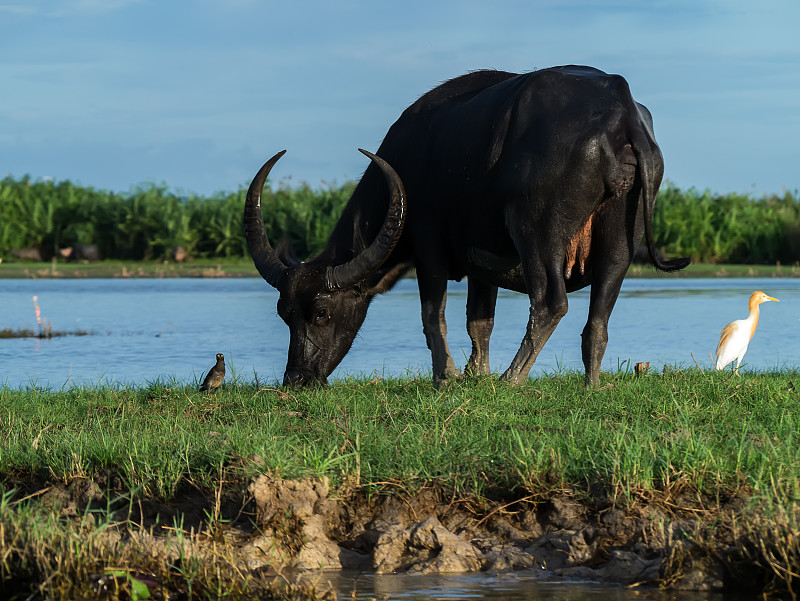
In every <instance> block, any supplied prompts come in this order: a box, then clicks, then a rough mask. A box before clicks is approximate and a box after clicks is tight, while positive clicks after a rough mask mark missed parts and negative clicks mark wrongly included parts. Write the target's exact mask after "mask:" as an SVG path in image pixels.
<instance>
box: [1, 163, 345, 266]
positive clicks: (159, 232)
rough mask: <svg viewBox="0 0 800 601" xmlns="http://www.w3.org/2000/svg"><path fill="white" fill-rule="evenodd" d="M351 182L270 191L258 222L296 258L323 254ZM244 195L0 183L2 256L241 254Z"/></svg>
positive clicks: (28, 181) (241, 192)
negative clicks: (92, 247)
mask: <svg viewBox="0 0 800 601" xmlns="http://www.w3.org/2000/svg"><path fill="white" fill-rule="evenodd" d="M353 187H354V184H351V183H348V184H345V185H344V186H341V187H333V186H330V187H328V188H324V189H320V190H312V189H311V188H310V187H309V186H307V185H304V186H300V187H296V188H288V187H285V186H278V187H277V188H273V187H272V186H270V185H268V186H267V187H266V188H265V190H264V203H265V205H267V206H269V211H265V213H266V214H265V215H264V222H265V225H266V226H267V227H268V228H269V231H270V232H271V233H272V235H273V236H274V238H275V239H276V241H277V240H281V239H283V238H286V239H287V240H289V241H290V242H291V243H292V245H293V247H294V249H295V250H296V252H297V253H298V255H301V256H306V255H309V254H311V253H313V252H316V251H318V250H319V249H320V248H322V245H323V243H324V241H325V240H326V239H327V236H328V233H329V232H330V230H331V229H332V227H333V224H334V223H335V221H336V219H337V217H338V216H339V214H340V213H341V209H342V207H343V206H344V205H345V203H346V202H347V199H348V198H349V197H350V194H351V193H352V190H353ZM245 194H246V191H245V190H244V189H240V190H239V191H237V192H234V193H229V194H225V193H219V194H216V195H214V196H212V197H210V198H205V197H198V196H180V195H178V194H176V193H173V192H170V191H169V190H167V188H166V187H164V186H155V185H150V186H143V187H138V188H134V189H133V190H131V191H130V192H129V193H127V194H115V193H112V192H105V191H99V190H95V189H93V188H86V187H82V186H77V185H75V184H72V183H71V182H69V181H63V182H52V181H31V179H30V178H27V177H25V178H22V179H21V180H14V179H12V178H10V177H7V178H5V179H3V180H2V181H0V214H2V215H3V219H2V221H1V222H0V256H5V257H8V256H9V251H10V250H11V249H13V248H37V249H39V250H40V251H41V253H42V256H43V258H44V259H45V260H49V259H50V258H51V257H53V256H57V255H58V250H59V249H60V248H63V247H67V246H73V245H76V244H96V245H97V247H98V249H99V251H100V256H101V257H102V258H105V259H119V260H127V261H130V260H136V261H139V260H149V259H167V258H169V257H170V253H171V249H172V248H173V247H174V246H182V247H183V248H184V249H185V250H186V252H187V253H188V254H189V256H191V257H201V258H209V257H214V258H220V257H244V256H247V245H246V242H245V238H244V229H243V225H242V214H243V210H244V199H245Z"/></svg>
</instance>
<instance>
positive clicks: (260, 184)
mask: <svg viewBox="0 0 800 601" xmlns="http://www.w3.org/2000/svg"><path fill="white" fill-rule="evenodd" d="M285 153H286V151H285V150H281V151H280V152H279V153H278V154H276V155H275V156H274V157H272V158H271V159H270V160H268V161H267V162H266V163H264V165H263V166H262V167H261V169H259V170H258V173H256V176H255V177H254V178H253V181H252V183H251V184H250V188H249V189H248V190H247V199H246V201H245V203H244V235H245V238H247V249H248V250H249V251H250V256H251V257H253V263H254V264H255V266H256V269H258V273H260V274H261V277H262V278H264V279H265V280H267V282H269V283H270V284H271V285H272V286H274V287H275V288H278V287H279V285H280V283H281V279H282V278H283V274H284V273H286V265H284V264H283V261H281V260H280V258H279V257H278V255H277V253H276V252H275V250H274V249H273V248H272V246H270V243H269V238H267V232H266V230H264V219H263V217H262V216H261V193H262V191H263V189H264V183H265V182H266V181H267V176H269V172H270V171H271V170H272V167H273V166H274V165H275V163H277V162H278V159H279V158H281V157H282V156H283V155H284V154H285Z"/></svg>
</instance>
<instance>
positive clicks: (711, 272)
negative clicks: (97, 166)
mask: <svg viewBox="0 0 800 601" xmlns="http://www.w3.org/2000/svg"><path fill="white" fill-rule="evenodd" d="M247 277H254V278H257V277H260V276H259V275H258V272H257V271H256V269H255V267H254V266H253V262H252V261H250V260H245V259H218V260H212V259H198V260H194V261H187V262H185V263H173V262H162V261H98V262H96V263H65V262H60V261H59V262H32V261H3V262H2V263H0V279H12V278H13V279H70V278H73V279H76V278H247ZM626 277H628V278H723V277H728V278H797V277H800V265H797V264H796V265H780V264H776V265H731V264H714V263H692V264H691V265H690V266H689V267H687V268H686V269H685V270H683V271H679V272H675V273H671V274H666V273H661V272H658V271H656V270H655V268H653V267H651V266H648V265H632V266H631V268H630V269H629V270H628V274H627V276H626Z"/></svg>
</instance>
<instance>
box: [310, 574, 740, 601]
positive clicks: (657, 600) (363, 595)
mask: <svg viewBox="0 0 800 601" xmlns="http://www.w3.org/2000/svg"><path fill="white" fill-rule="evenodd" d="M312 580H313V581H315V582H317V583H319V584H320V585H324V584H326V583H329V585H330V587H331V588H333V589H334V590H336V591H337V593H338V596H339V599H353V600H354V601H368V600H372V599H377V600H384V601H389V600H398V601H399V600H405V601H445V600H454V601H455V600H459V601H460V600H464V599H477V600H481V601H501V600H503V601H582V600H594V601H634V600H635V601H734V600H735V599H737V597H734V596H731V595H730V594H726V595H723V594H722V593H700V592H697V591H692V592H686V593H683V592H680V591H672V592H664V591H660V590H658V589H657V588H654V587H653V588H644V587H643V588H635V589H629V588H625V587H622V586H618V585H613V584H605V583H598V582H575V581H564V580H559V579H544V578H542V576H541V575H540V574H538V573H536V572H533V571H531V570H522V571H518V572H503V573H487V572H479V573H474V574H388V575H375V574H348V573H342V574H330V575H329V574H325V575H323V576H317V577H315V578H313V579H312Z"/></svg>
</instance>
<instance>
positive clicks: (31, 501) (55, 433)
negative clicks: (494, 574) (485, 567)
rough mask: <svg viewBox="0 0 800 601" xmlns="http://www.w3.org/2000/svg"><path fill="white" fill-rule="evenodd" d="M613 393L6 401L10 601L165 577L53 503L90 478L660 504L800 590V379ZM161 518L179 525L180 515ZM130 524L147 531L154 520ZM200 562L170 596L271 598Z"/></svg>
mask: <svg viewBox="0 0 800 601" xmlns="http://www.w3.org/2000/svg"><path fill="white" fill-rule="evenodd" d="M601 384H602V385H601V386H600V387H599V388H598V389H596V390H593V391H587V390H586V389H584V387H583V376H582V375H579V374H567V375H563V376H558V377H542V378H539V379H532V380H529V381H528V383H527V384H526V385H524V386H521V387H510V386H507V385H506V384H504V383H501V382H498V381H497V380H496V379H482V380H479V381H468V382H458V383H454V384H452V385H450V386H449V387H447V388H444V389H441V390H435V389H433V388H432V386H431V384H430V382H429V381H427V380H395V379H376V380H373V381H366V380H348V381H346V382H340V383H337V384H336V385H335V386H334V387H332V388H326V389H316V390H301V391H294V390H279V389H275V388H272V387H269V386H257V385H231V386H228V387H225V388H223V389H221V390H220V391H219V392H218V393H217V394H216V395H205V394H200V393H197V392H195V389H194V388H188V387H186V386H184V385H182V384H175V385H173V384H169V383H157V384H152V385H150V386H147V387H145V388H97V389H94V388H77V389H69V390H64V391H59V392H42V391H37V390H9V389H3V390H0V482H1V483H2V488H3V490H4V491H5V492H4V497H3V502H2V506H1V508H0V512H2V515H0V524H2V526H1V527H0V529H1V530H2V532H1V533H0V539H2V540H0V545H2V548H0V572H1V573H2V580H3V581H4V582H5V584H4V586H5V587H6V589H5V590H7V591H8V590H12V589H11V588H10V587H12V585H13V586H15V587H17V589H18V590H19V591H21V592H20V594H21V595H22V597H20V598H24V597H25V596H26V595H27V593H26V594H23V592H24V591H25V590H28V588H26V586H27V587H29V588H30V587H34V588H35V586H38V585H40V584H41V585H42V586H44V588H45V589H46V590H48V591H50V592H52V593H53V595H54V598H83V597H82V596H81V595H84V594H86V588H87V587H89V588H91V586H94V585H96V582H94V581H91V578H90V577H89V575H90V574H97V573H100V574H102V573H104V571H105V570H107V569H109V568H112V567H113V568H115V569H118V570H120V571H121V573H123V574H131V573H134V572H135V573H137V574H141V573H145V572H147V573H154V572H155V571H156V568H155V567H153V566H152V565H150V563H152V561H151V562H150V563H148V562H146V561H145V560H144V558H143V557H142V556H125V555H124V554H123V555H122V556H120V555H115V554H114V553H111V552H110V551H108V550H107V549H106V548H105V547H104V548H103V549H104V550H101V549H99V548H98V547H96V546H94V547H93V546H92V545H97V544H99V543H97V542H96V540H95V539H94V538H93V537H92V536H90V535H89V534H87V533H96V532H97V531H98V530H102V529H105V530H114V529H119V528H120V525H119V522H120V518H119V516H118V514H114V515H115V516H116V517H114V518H113V519H112V518H111V517H110V516H111V513H110V511H105V512H104V511H103V510H102V508H100V509H97V508H96V509H94V510H92V511H91V512H89V511H88V510H87V511H85V512H84V513H81V511H80V510H78V511H77V513H76V515H75V516H74V519H73V520H71V521H67V522H65V521H64V520H63V519H61V520H59V519H58V516H57V515H56V516H55V517H53V516H52V509H51V508H50V506H49V505H48V504H47V503H44V502H43V501H41V499H44V498H46V497H47V495H46V494H44V492H42V491H47V489H48V487H51V486H54V485H56V484H61V485H66V484H69V483H74V482H77V481H81V482H84V481H88V482H94V483H96V484H97V486H99V488H100V489H105V490H108V491H111V492H110V493H108V494H107V495H106V498H112V497H114V498H116V499H120V498H124V499H127V500H128V501H129V502H130V501H135V502H134V503H129V507H130V506H134V505H135V504H136V503H137V502H138V503H139V504H140V505H141V503H155V502H157V503H163V504H166V505H167V506H170V505H171V506H173V507H177V506H180V504H181V503H182V502H183V501H185V499H186V498H187V496H188V497H191V496H192V495H200V496H203V497H204V498H206V499H211V500H212V501H213V499H215V498H216V499H217V500H218V502H217V503H216V505H215V504H214V503H213V502H212V503H211V505H210V506H211V507H214V506H216V507H219V506H220V503H219V499H220V498H221V497H222V496H223V491H224V490H226V489H228V488H230V487H234V488H235V487H236V486H238V487H239V488H241V487H242V486H245V485H246V483H247V482H248V481H249V480H250V479H251V478H252V477H254V476H255V475H257V474H260V473H269V474H274V475H277V476H280V477H283V478H300V477H327V478H330V479H331V482H332V486H333V487H334V488H337V487H338V488H348V489H350V490H352V489H357V490H360V491H362V492H364V493H369V494H414V491H417V490H421V489H422V488H425V487H430V486H435V487H437V488H439V489H442V490H445V491H448V494H450V495H452V497H453V498H458V499H462V500H463V499H467V500H469V502H470V504H471V506H472V507H474V508H475V511H476V512H477V513H478V514H480V512H481V511H484V512H488V511H490V509H489V508H490V507H493V506H497V503H500V504H501V505H504V504H505V503H507V502H509V501H513V500H515V499H516V500H519V499H522V498H525V499H526V501H527V502H531V503H536V501H537V499H542V500H543V499H547V498H548V497H549V496H550V495H552V494H554V493H556V492H558V493H560V494H563V493H564V492H565V491H567V492H568V494H570V495H573V496H574V497H575V498H579V499H582V500H585V501H587V502H590V503H594V504H597V505H598V506H613V507H619V508H623V509H630V508H632V507H635V506H637V505H642V504H643V503H649V504H654V505H657V506H659V507H660V508H662V509H663V510H664V511H667V512H668V513H669V514H670V515H674V516H676V519H677V517H679V516H686V515H691V516H704V519H705V522H706V523H707V524H708V529H707V530H703V531H702V532H699V531H696V532H695V533H694V534H693V536H694V537H695V538H696V539H697V541H699V542H703V544H707V545H709V546H713V545H714V544H715V541H717V539H716V538H715V537H719V536H722V535H723V534H725V537H726V538H725V540H726V541H727V542H726V544H728V545H730V544H733V545H734V548H733V549H730V548H729V549H726V550H725V552H726V553H727V554H728V555H729V556H730V557H731V558H732V559H731V561H733V560H735V562H737V565H739V567H740V568H742V566H744V568H742V569H746V571H747V573H748V574H749V577H750V578H752V577H753V574H757V575H758V578H760V579H762V581H763V583H764V584H766V585H769V586H773V587H777V588H778V589H780V588H781V587H783V590H789V589H790V588H791V583H792V576H793V572H792V570H796V568H797V566H798V565H800V550H798V545H797V541H796V540H795V538H793V534H792V532H794V531H796V530H797V527H798V526H799V525H800V524H798V520H797V518H798V513H797V506H796V503H797V500H798V498H800V445H798V436H800V429H798V425H799V422H798V420H800V418H798V416H797V411H796V409H797V402H798V390H800V388H798V386H800V374H798V373H796V372H790V373H774V374H772V373H770V374H749V375H743V376H741V377H735V376H732V375H731V374H729V373H716V372H715V373H702V372H700V371H699V370H695V369H692V370H668V371H667V372H666V373H663V374H648V375H644V376H642V377H634V376H633V375H631V374H625V373H619V374H614V375H609V376H607V377H606V376H604V378H603V380H602V382H601ZM732 500H735V503H732ZM109 503H110V501H109ZM493 503H494V505H493ZM732 506H733V507H735V508H736V509H735V511H734V513H730V511H731V510H730V508H731V507H732ZM109 507H110V505H109ZM723 508H725V510H724V511H725V512H727V513H725V515H726V516H727V517H725V518H724V519H723ZM48 516H50V517H48ZM87 519H88V520H89V522H87V521H86V520H87ZM162 519H163V520H166V521H168V523H166V524H161V526H166V527H168V528H170V529H173V530H176V529H177V530H179V529H180V527H179V526H178V524H179V521H178V522H176V521H175V520H176V519H177V520H180V517H179V516H178V515H177V514H173V515H172V516H171V518H162ZM169 519H171V520H172V521H169ZM205 521H206V530H207V532H210V533H212V535H213V532H215V531H217V530H218V529H219V528H220V527H222V526H223V522H224V520H221V519H220V513H219V511H209V512H208V513H207V514H206V516H205ZM122 522H124V528H123V529H129V528H132V527H133V526H132V525H131V524H132V523H133V522H136V520H122ZM33 524H36V526H35V527H34V526H33ZM151 527H152V526H151ZM81 533H83V534H81ZM186 535H187V536H189V534H188V533H187V534H186ZM93 540H94V541H95V542H92V541H93ZM57 541H61V542H57ZM717 542H719V541H717ZM59 545H61V546H59ZM54 554H55V555H54ZM67 554H70V558H71V559H69V560H67V558H66V555H67ZM62 555H63V557H61V556H62ZM54 557H55V559H54ZM59 557H61V559H58V558H59ZM48 562H49V563H48ZM190 563H191V562H188V561H187V562H186V563H185V564H181V565H179V566H177V567H176V566H171V567H169V566H167V567H163V566H162V572H164V573H161V574H159V578H160V579H161V580H160V581H161V582H164V581H167V580H168V581H169V582H170V583H171V586H172V587H173V589H174V590H184V591H185V590H186V588H187V587H191V586H194V587H195V591H200V592H198V595H199V597H198V598H214V595H213V594H212V591H213V590H222V589H221V588H220V587H222V588H225V587H227V588H225V590H229V591H230V594H231V595H232V596H233V597H234V598H235V597H236V595H246V594H252V591H251V592H250V593H247V592H246V591H247V587H248V586H249V585H250V584H252V576H250V575H247V574H243V573H241V572H237V571H236V570H228V571H225V570H222V571H218V572H214V570H213V569H211V567H210V566H211V564H208V565H206V568H205V572H204V571H203V569H201V568H202V566H194V568H192V569H193V570H195V571H194V572H191V574H189V572H187V569H188V567H190ZM204 565H205V564H204ZM143 566H147V570H149V572H148V571H147V570H145V569H144V567H143ZM787 570H788V572H787ZM209 572H210V573H209ZM45 574H47V575H48V576H47V577H45ZM76 574H79V575H80V577H76ZM137 577H138V576H137ZM44 578H47V582H44V583H43V580H44ZM90 581H91V582H90ZM70 582H73V583H77V584H74V585H72V584H69V583H70ZM125 582H128V581H127V580H125ZM26 583H27V584H26ZM123 584H124V583H123ZM81 586H83V588H81ZM127 586H130V583H128V585H127ZM215 587H216V588H215ZM31 590H33V588H31ZM60 590H64V591H68V596H66V597H58V596H57V595H56V593H58V591H60ZM243 591H244V592H243ZM200 593H202V594H200ZM270 594H271V593H270ZM292 594H295V593H292ZM303 594H309V593H308V592H307V591H306V592H304V593H303ZM241 598H245V597H241Z"/></svg>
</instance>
